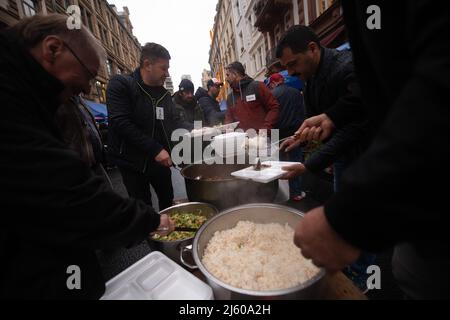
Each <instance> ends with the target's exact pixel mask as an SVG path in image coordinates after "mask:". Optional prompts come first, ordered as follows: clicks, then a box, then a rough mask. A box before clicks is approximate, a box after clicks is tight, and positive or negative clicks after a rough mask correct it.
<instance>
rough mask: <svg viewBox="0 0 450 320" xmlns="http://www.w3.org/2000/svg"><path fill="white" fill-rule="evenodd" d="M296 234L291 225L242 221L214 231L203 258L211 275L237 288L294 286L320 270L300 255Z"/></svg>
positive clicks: (264, 289)
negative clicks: (223, 229)
mask: <svg viewBox="0 0 450 320" xmlns="http://www.w3.org/2000/svg"><path fill="white" fill-rule="evenodd" d="M293 238H294V230H293V229H292V228H291V227H290V226H289V225H285V226H283V225H281V224H277V223H271V224H255V223H253V222H248V221H241V222H239V223H238V224H237V226H236V227H235V228H233V229H230V230H225V231H218V232H216V233H215V234H214V237H213V238H211V240H210V242H209V244H208V246H207V247H206V249H205V252H204V255H203V259H202V262H203V264H204V265H205V267H206V268H207V269H208V271H209V272H210V273H211V274H212V275H214V276H215V277H217V278H218V279H220V280H221V281H223V282H225V283H227V284H230V285H232V286H234V287H237V288H241V289H247V290H255V291H269V290H282V289H288V288H293V287H295V286H297V285H300V284H302V283H304V282H306V281H307V280H309V279H311V278H312V277H314V276H315V275H316V274H317V273H318V272H319V269H318V268H317V267H316V266H314V265H313V263H312V262H311V261H310V260H307V259H305V258H304V257H303V256H302V255H301V253H300V249H299V248H297V247H296V246H295V244H294V242H293Z"/></svg>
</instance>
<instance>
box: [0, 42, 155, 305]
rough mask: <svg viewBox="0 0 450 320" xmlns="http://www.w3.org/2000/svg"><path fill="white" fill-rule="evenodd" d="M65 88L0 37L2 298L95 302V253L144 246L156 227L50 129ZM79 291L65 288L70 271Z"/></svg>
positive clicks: (145, 210)
mask: <svg viewBox="0 0 450 320" xmlns="http://www.w3.org/2000/svg"><path fill="white" fill-rule="evenodd" d="M62 90H63V85H62V83H61V82H59V81H58V80H57V79H55V78H54V77H53V76H51V75H50V74H49V73H47V72H46V71H45V70H44V69H43V68H42V67H41V65H40V64H38V63H37V62H36V61H35V60H34V59H33V58H32V57H31V56H30V55H29V54H28V53H27V52H26V51H25V50H24V49H22V48H21V47H20V46H19V45H18V44H17V43H16V42H15V40H12V39H11V38H10V37H9V36H6V35H4V34H0V101H1V110H2V116H1V117H0V154H1V157H0V171H1V172H2V173H1V175H0V202H1V206H2V208H1V213H2V223H1V224H0V260H1V264H0V299H5V298H10V299H11V298H28V299H97V298H99V297H101V295H102V294H103V292H104V279H103V277H102V273H101V270H100V267H99V264H98V261H97V258H96V254H95V251H96V250H97V249H103V248H114V247H118V246H128V245H131V244H134V243H137V242H141V241H142V240H144V239H145V238H146V236H147V235H148V234H149V232H151V231H152V230H155V229H156V228H157V227H158V225H159V216H158V215H157V214H155V213H154V211H153V209H152V208H150V207H148V206H146V205H145V204H144V203H143V202H138V201H133V200H126V199H123V198H122V197H120V196H119V195H117V194H115V193H114V192H112V191H111V190H110V188H109V186H108V185H107V184H106V183H105V182H104V180H103V179H101V178H99V177H97V176H96V175H94V174H93V173H92V172H91V170H90V169H89V167H88V166H87V165H86V164H85V163H84V162H83V161H82V160H81V158H80V157H79V156H78V155H77V153H76V152H74V151H72V150H70V149H69V148H68V147H67V146H66V144H65V143H64V140H63V137H62V134H61V132H60V131H59V128H58V127H57V124H56V123H55V121H54V119H55V113H56V110H57V108H58V106H59V105H60V103H59V101H57V97H58V95H59V94H60V92H61V91H62ZM73 265H76V266H79V267H80V268H81V290H73V291H70V290H68V288H67V284H66V283H67V280H68V277H69V274H67V269H68V268H69V267H70V266H73Z"/></svg>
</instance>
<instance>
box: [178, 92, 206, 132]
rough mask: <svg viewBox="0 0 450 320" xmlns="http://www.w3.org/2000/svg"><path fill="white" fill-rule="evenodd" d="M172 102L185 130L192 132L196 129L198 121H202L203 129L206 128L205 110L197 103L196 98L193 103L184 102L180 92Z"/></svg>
mask: <svg viewBox="0 0 450 320" xmlns="http://www.w3.org/2000/svg"><path fill="white" fill-rule="evenodd" d="M172 101H173V104H174V106H175V110H176V112H177V113H178V118H179V119H180V120H179V121H180V122H181V126H182V127H183V128H186V129H187V130H189V131H192V130H193V129H194V122H196V121H201V122H202V127H203V126H204V124H203V123H204V122H205V121H204V119H203V110H202V108H201V107H200V105H199V104H198V103H197V99H195V97H194V98H193V100H192V101H191V102H187V101H184V100H183V99H182V98H181V97H180V92H179V91H178V92H175V94H174V95H173V97H172Z"/></svg>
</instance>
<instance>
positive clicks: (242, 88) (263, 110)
mask: <svg viewBox="0 0 450 320" xmlns="http://www.w3.org/2000/svg"><path fill="white" fill-rule="evenodd" d="M227 106H228V109H227V114H226V117H225V123H226V124H229V123H233V122H238V121H239V122H240V124H239V128H240V129H243V130H244V131H247V130H248V129H255V130H260V129H267V130H270V129H273V128H275V127H276V124H277V121H278V117H279V114H280V110H279V109H280V108H279V104H278V102H277V100H276V99H275V97H274V96H273V95H272V93H271V92H270V90H269V89H268V88H267V87H266V86H265V85H264V83H262V82H258V81H255V80H253V79H252V78H250V77H248V76H246V77H245V78H244V79H242V80H241V81H239V83H238V84H235V85H233V86H232V92H231V93H230V94H229V95H228V98H227Z"/></svg>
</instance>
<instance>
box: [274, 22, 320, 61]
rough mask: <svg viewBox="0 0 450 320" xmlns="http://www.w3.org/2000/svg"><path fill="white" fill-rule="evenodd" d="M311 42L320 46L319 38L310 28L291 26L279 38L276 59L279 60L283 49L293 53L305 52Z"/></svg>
mask: <svg viewBox="0 0 450 320" xmlns="http://www.w3.org/2000/svg"><path fill="white" fill-rule="evenodd" d="M311 42H315V43H317V45H318V46H320V40H319V37H318V36H317V34H316V33H315V32H314V31H313V30H312V29H311V28H309V27H306V26H300V25H297V26H293V27H291V28H290V29H289V30H288V31H286V33H285V34H284V35H283V36H282V37H281V40H280V42H279V43H278V46H277V58H278V59H279V58H281V56H282V55H283V50H284V49H285V48H291V50H292V52H293V53H300V52H305V51H306V50H307V49H308V44H310V43H311Z"/></svg>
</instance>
